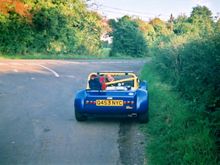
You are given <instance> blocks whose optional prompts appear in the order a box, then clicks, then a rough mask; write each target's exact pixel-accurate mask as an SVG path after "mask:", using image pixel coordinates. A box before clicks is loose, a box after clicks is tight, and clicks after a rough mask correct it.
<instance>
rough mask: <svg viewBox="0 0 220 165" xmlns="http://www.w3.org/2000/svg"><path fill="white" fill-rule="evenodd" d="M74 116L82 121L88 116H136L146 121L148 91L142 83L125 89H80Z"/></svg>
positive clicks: (76, 98)
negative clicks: (136, 86)
mask: <svg viewBox="0 0 220 165" xmlns="http://www.w3.org/2000/svg"><path fill="white" fill-rule="evenodd" d="M74 107H75V117H76V119H77V120H78V121H84V120H86V119H87V117H88V116H92V115H95V116H111V117H112V116H119V117H120V116H123V117H124V116H125V117H137V118H138V119H139V121H140V122H142V123H146V122H147V121H148V91H147V90H146V84H145V86H144V84H143V83H142V85H141V86H139V88H138V89H135V90H134V89H131V88H129V89H127V90H91V89H86V90H81V91H79V92H78V93H77V94H76V97H75V102H74Z"/></svg>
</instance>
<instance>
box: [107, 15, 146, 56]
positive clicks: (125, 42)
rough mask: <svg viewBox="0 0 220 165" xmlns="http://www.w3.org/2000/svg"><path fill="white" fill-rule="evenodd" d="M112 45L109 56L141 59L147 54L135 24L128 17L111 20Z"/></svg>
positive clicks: (140, 33) (143, 41)
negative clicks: (126, 56)
mask: <svg viewBox="0 0 220 165" xmlns="http://www.w3.org/2000/svg"><path fill="white" fill-rule="evenodd" d="M110 26H111V27H112V29H113V32H112V36H113V43H112V50H111V52H110V56H117V55H128V56H132V57H142V56H144V55H146V53H147V44H146V41H145V39H144V35H143V33H142V31H141V30H140V29H139V26H138V24H137V22H135V21H134V20H132V19H131V18H130V17H128V16H124V17H122V18H120V19H118V20H117V21H115V20H111V21H110Z"/></svg>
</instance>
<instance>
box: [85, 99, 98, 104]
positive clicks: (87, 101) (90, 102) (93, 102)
mask: <svg viewBox="0 0 220 165" xmlns="http://www.w3.org/2000/svg"><path fill="white" fill-rule="evenodd" d="M86 104H96V101H89V100H86Z"/></svg>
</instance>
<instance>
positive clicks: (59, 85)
mask: <svg viewBox="0 0 220 165" xmlns="http://www.w3.org/2000/svg"><path fill="white" fill-rule="evenodd" d="M144 62H145V61H141V60H136V61H130V60H98V61H97V60H74V61H67V60H0V164H2V165H16V164H18V165H25V164H28V165H29V164H31V165H69V164H74V165H78V164H80V165H84V164H85V165H87V164H88V165H93V164H94V165H104V164H109V165H110V164H111V165H120V164H143V162H144V156H143V152H142V151H143V145H141V144H143V135H141V133H140V132H139V131H138V129H137V127H138V125H139V124H138V123H136V122H132V121H128V122H126V121H122V122H121V120H119V119H91V120H88V121H86V122H80V123H79V122H77V121H76V120H75V117H74V109H73V98H74V95H75V93H76V91H77V90H79V89H83V88H85V86H86V79H87V75H88V73H89V72H93V71H101V70H105V71H107V70H115V71H116V70H121V71H125V70H131V71H135V72H139V71H140V69H141V67H142V66H143V65H144ZM129 140H130V141H129ZM128 141H129V143H128ZM132 156H133V157H132Z"/></svg>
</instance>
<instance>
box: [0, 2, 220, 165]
mask: <svg viewBox="0 0 220 165" xmlns="http://www.w3.org/2000/svg"><path fill="white" fill-rule="evenodd" d="M2 2H4V3H0V34H1V36H0V57H5V58H37V59H39V58H41V59H44V58H52V59H72V58H109V59H112V58H122V57H123V58H126V59H127V58H130V59H133V58H145V57H147V56H148V57H152V61H151V64H149V65H146V66H145V67H144V68H143V71H142V78H143V79H146V80H148V82H149V88H150V122H149V124H147V125H144V126H142V129H143V130H144V131H145V132H146V135H147V136H148V138H149V139H150V140H149V141H148V144H147V156H148V160H149V163H150V164H152V165H160V164H163V165H164V164H195V165H197V164H212V165H215V164H219V163H220V156H219V155H220V18H219V17H215V16H213V15H212V13H211V11H210V10H209V9H208V8H207V7H205V6H196V7H194V8H193V9H192V12H191V15H190V16H186V15H180V16H178V17H176V18H175V17H173V15H172V14H171V16H170V19H169V20H168V21H163V20H161V19H160V18H152V19H151V20H150V21H148V22H146V21H143V20H141V19H139V18H136V17H129V16H124V17H122V18H118V19H115V20H106V19H104V18H102V17H101V16H100V15H99V14H98V13H96V12H93V11H90V10H89V9H88V6H87V4H86V1H82V0H66V1H64V0H57V1H54V0H48V1H44V0H38V1H34V0H15V1H9V0H3V1H2ZM102 36H107V38H108V39H109V38H110V37H112V43H111V42H110V43H108V42H106V41H102V40H100V38H101V37H102Z"/></svg>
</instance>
